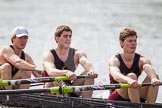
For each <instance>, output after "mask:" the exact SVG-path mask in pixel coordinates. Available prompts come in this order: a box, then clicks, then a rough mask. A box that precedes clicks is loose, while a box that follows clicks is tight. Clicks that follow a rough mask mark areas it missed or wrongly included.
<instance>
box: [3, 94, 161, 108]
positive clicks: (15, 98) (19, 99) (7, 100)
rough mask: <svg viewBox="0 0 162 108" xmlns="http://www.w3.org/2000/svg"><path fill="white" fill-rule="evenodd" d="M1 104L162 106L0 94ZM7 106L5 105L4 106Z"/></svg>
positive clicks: (81, 107) (72, 107)
mask: <svg viewBox="0 0 162 108" xmlns="http://www.w3.org/2000/svg"><path fill="white" fill-rule="evenodd" d="M0 105H1V106H8V107H16V108H18V107H19V108H20V107H21V108H63V107H65V108H161V107H162V104H160V103H159V104H158V103H156V104H145V103H140V104H137V103H130V102H124V101H109V100H105V99H98V98H93V99H85V98H78V97H63V96H55V95H40V94H21V95H20V94H19V95H0ZM4 108H5V107H4Z"/></svg>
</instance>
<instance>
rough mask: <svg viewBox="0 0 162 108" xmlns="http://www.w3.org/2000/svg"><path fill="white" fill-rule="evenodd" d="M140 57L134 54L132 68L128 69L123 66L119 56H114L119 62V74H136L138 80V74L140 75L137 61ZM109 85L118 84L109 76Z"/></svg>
mask: <svg viewBox="0 0 162 108" xmlns="http://www.w3.org/2000/svg"><path fill="white" fill-rule="evenodd" d="M140 56H141V55H140V54H137V53H135V57H134V60H133V64H132V67H131V68H128V67H127V66H126V65H125V63H124V61H123V59H122V57H121V55H120V54H118V55H116V57H117V58H118V60H119V62H120V66H119V69H120V71H121V73H122V74H123V75H127V74H128V73H132V72H133V73H135V74H136V76H137V78H138V77H139V76H140V74H141V71H140V68H139V59H140ZM110 83H111V84H114V83H118V82H117V81H115V80H114V79H113V77H112V76H111V75H110Z"/></svg>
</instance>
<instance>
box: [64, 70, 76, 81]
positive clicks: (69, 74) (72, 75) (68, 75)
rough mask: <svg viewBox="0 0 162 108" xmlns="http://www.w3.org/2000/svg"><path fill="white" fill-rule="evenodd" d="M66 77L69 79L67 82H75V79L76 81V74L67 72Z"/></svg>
mask: <svg viewBox="0 0 162 108" xmlns="http://www.w3.org/2000/svg"><path fill="white" fill-rule="evenodd" d="M66 76H67V77H68V78H69V80H75V79H77V76H76V74H74V72H71V71H69V70H68V71H67V72H66Z"/></svg>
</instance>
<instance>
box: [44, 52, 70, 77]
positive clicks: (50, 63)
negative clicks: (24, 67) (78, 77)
mask: <svg viewBox="0 0 162 108" xmlns="http://www.w3.org/2000/svg"><path fill="white" fill-rule="evenodd" d="M54 62H55V60H54V57H53V55H52V53H51V52H48V53H46V54H45V55H44V57H43V66H44V70H45V71H46V72H47V73H48V75H49V76H63V75H66V74H67V73H68V70H59V69H56V66H55V65H54Z"/></svg>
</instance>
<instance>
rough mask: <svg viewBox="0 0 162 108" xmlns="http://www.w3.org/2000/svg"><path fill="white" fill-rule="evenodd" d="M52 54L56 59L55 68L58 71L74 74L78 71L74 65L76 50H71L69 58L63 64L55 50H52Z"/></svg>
mask: <svg viewBox="0 0 162 108" xmlns="http://www.w3.org/2000/svg"><path fill="white" fill-rule="evenodd" d="M50 51H51V53H52V54H53V57H54V59H55V62H54V64H55V66H56V68H57V69H60V70H64V69H67V70H70V71H72V72H74V71H75V70H76V67H75V64H74V53H75V49H73V48H70V49H69V54H68V58H67V60H66V61H65V62H63V61H62V60H60V59H59V57H58V55H57V53H56V51H55V50H54V49H52V50H50Z"/></svg>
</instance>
